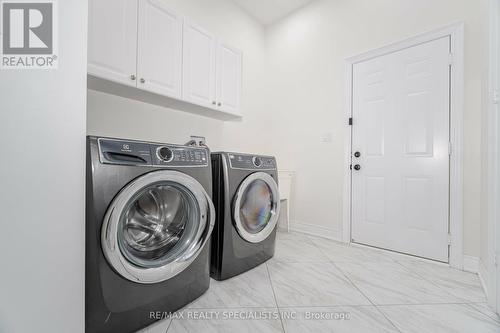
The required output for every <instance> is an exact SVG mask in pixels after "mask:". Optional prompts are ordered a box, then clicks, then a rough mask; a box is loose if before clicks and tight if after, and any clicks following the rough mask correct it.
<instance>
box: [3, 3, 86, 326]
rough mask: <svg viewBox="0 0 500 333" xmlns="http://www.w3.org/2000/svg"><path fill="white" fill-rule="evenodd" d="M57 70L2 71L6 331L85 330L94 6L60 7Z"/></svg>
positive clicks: (67, 5) (66, 4) (4, 317)
mask: <svg viewBox="0 0 500 333" xmlns="http://www.w3.org/2000/svg"><path fill="white" fill-rule="evenodd" d="M58 4H59V15H58V17H59V26H60V27H61V29H59V69H58V70H53V71H45V70H25V71H17V70H10V71H0V139H1V142H2V158H1V161H2V163H1V164H0V184H1V187H0V206H1V211H2V215H1V218H0V219H1V223H0V224H1V226H2V227H1V229H2V231H1V232H2V241H1V242H0V254H1V262H2V269H1V272H2V273H1V277H0V295H1V296H0V332H9V333H15V332H19V333H24V332H47V333H52V332H72V333H73V332H74V333H78V332H83V331H84V235H85V227H84V226H85V224H84V223H85V221H84V215H85V211H84V203H85V198H84V194H85V192H84V169H85V91H86V75H85V73H86V35H87V1H82V0H64V1H59V2H58Z"/></svg>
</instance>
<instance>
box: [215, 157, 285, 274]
mask: <svg viewBox="0 0 500 333" xmlns="http://www.w3.org/2000/svg"><path fill="white" fill-rule="evenodd" d="M211 156H212V174H213V183H214V188H213V200H214V204H215V207H216V212H217V213H216V214H217V217H216V223H215V227H214V232H213V234H212V253H211V264H210V274H211V276H212V277H213V278H214V279H216V280H225V279H228V278H230V277H233V276H236V275H238V274H240V273H243V272H246V271H248V270H250V269H252V268H254V267H256V266H258V265H260V264H262V263H263V262H265V261H267V260H268V259H270V258H271V257H272V256H273V255H274V248H275V241H276V225H277V221H278V216H279V211H280V197H279V190H278V170H277V165H276V159H275V158H274V157H271V156H260V155H249V154H241V153H230V152H218V153H213V154H212V155H211Z"/></svg>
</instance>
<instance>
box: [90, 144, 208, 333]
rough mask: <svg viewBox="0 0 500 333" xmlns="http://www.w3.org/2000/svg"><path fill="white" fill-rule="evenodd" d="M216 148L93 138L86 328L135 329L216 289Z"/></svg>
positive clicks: (91, 150)
mask: <svg viewBox="0 0 500 333" xmlns="http://www.w3.org/2000/svg"><path fill="white" fill-rule="evenodd" d="M211 192H212V183H211V165H210V153H209V151H208V149H206V148H203V147H186V146H177V145H170V144H161V143H151V142H140V141H132V140H121V139H109V138H97V137H88V138H87V197H86V274H85V277H86V282H85V284H86V286H85V287H86V288H85V294H86V295H85V301H86V304H85V311H86V322H85V324H86V332H92V333H94V332H120V333H123V332H135V331H137V330H138V329H141V328H143V327H145V326H147V325H149V324H151V323H153V322H154V321H156V320H158V319H162V318H164V317H166V316H167V315H168V314H169V313H171V312H173V311H175V310H178V309H179V308H181V307H183V306H184V305H186V304H188V303H189V302H191V301H193V300H194V299H196V298H198V297H199V296H200V295H202V294H203V293H204V292H205V291H206V290H207V289H208V287H209V283H210V273H209V265H210V264H209V259H210V258H209V253H210V242H209V239H210V236H211V232H212V229H213V226H214V219H215V211H214V206H213V203H212V201H211Z"/></svg>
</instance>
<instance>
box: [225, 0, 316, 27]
mask: <svg viewBox="0 0 500 333" xmlns="http://www.w3.org/2000/svg"><path fill="white" fill-rule="evenodd" d="M233 1H234V2H235V3H236V4H238V6H240V7H241V8H242V9H243V10H244V11H246V12H247V13H248V14H250V15H251V16H253V17H254V18H255V19H256V20H257V21H259V22H260V23H262V24H264V25H269V24H272V23H274V22H276V21H278V20H279V19H281V18H283V17H285V16H287V15H288V14H290V13H291V12H293V11H294V10H296V9H298V8H300V7H302V6H305V5H306V4H308V3H310V2H312V1H314V0H233Z"/></svg>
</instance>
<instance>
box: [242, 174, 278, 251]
mask: <svg viewBox="0 0 500 333" xmlns="http://www.w3.org/2000/svg"><path fill="white" fill-rule="evenodd" d="M279 204H280V200H279V191H278V185H277V184H276V182H275V181H274V179H273V178H272V177H271V176H270V175H269V174H267V173H263V172H257V173H254V174H252V175H250V176H248V177H247V178H246V179H245V180H244V181H243V182H242V184H241V185H240V187H239V189H238V192H237V193H236V197H235V203H234V209H233V212H234V216H233V217H234V221H235V225H236V230H237V231H238V233H239V234H240V236H241V237H242V238H243V239H245V240H247V241H249V242H252V243H258V242H261V241H263V240H264V239H266V238H267V237H268V236H269V235H270V234H271V233H272V231H273V230H274V228H275V227H276V223H277V221H278V215H279V209H280V205H279Z"/></svg>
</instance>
